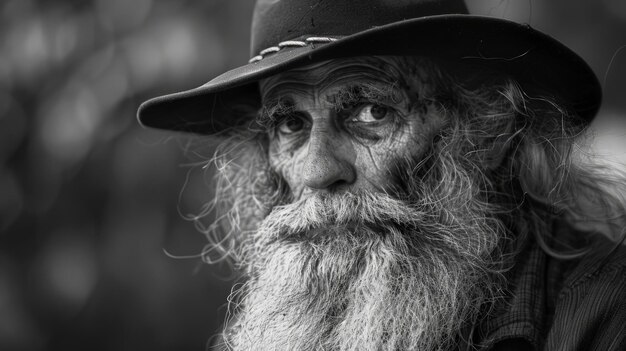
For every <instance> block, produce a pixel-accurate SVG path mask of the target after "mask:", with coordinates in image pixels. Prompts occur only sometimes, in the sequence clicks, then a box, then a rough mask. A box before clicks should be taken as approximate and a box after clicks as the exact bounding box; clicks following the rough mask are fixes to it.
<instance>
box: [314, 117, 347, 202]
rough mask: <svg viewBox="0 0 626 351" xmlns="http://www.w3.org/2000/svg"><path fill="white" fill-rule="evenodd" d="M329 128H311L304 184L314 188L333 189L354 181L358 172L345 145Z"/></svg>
mask: <svg viewBox="0 0 626 351" xmlns="http://www.w3.org/2000/svg"><path fill="white" fill-rule="evenodd" d="M338 138H339V136H337V135H334V133H332V132H331V131H329V130H328V129H327V128H323V127H322V128H316V127H314V128H313V129H312V130H311V134H310V137H309V147H308V153H307V156H306V161H305V164H304V167H303V172H304V185H306V186H307V187H309V188H312V189H318V190H322V189H332V188H337V187H340V186H342V185H343V186H345V185H349V184H352V183H354V181H355V180H356V173H355V169H354V167H353V165H352V164H351V163H350V156H349V155H348V154H349V152H348V150H347V149H346V146H345V145H342V143H341V141H340V140H339V139H338Z"/></svg>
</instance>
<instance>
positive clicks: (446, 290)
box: [224, 193, 504, 350]
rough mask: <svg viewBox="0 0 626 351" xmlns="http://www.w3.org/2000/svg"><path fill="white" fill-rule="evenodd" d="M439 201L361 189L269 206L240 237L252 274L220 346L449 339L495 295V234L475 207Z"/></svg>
mask: <svg viewBox="0 0 626 351" xmlns="http://www.w3.org/2000/svg"><path fill="white" fill-rule="evenodd" d="M433 206H435V207H437V209H435V208H433ZM446 206H452V204H445V203H438V204H434V203H419V202H418V203H412V204H407V203H405V202H403V201H400V200H396V199H394V198H392V197H390V196H387V195H385V194H379V193H377V194H371V193H361V194H341V195H334V196H330V195H323V194H318V195H315V196H312V197H310V198H307V199H304V200H301V201H298V202H296V203H294V204H291V205H286V206H280V207H277V208H275V209H274V210H273V211H272V213H271V214H270V215H269V216H268V217H267V218H266V219H265V220H264V221H263V222H262V223H261V226H260V228H259V230H258V231H257V232H256V233H255V234H254V235H252V236H250V239H249V241H248V242H246V243H244V244H243V245H244V247H245V252H246V257H247V258H248V259H247V260H246V262H243V264H244V265H245V266H246V267H247V268H248V270H249V274H250V279H249V281H248V282H247V283H246V284H245V285H244V286H243V287H242V288H241V289H240V290H239V291H238V294H239V296H238V302H239V304H237V305H234V306H233V307H235V310H234V314H233V316H232V320H231V323H230V326H229V328H228V329H227V330H226V331H225V334H224V343H225V346H227V347H228V348H229V349H235V350H445V349H449V348H450V347H452V346H454V345H455V342H456V341H457V339H458V337H459V332H460V330H461V329H462V328H463V327H464V326H465V325H466V324H467V323H471V322H472V321H474V320H475V319H477V318H479V315H480V313H481V311H482V310H483V309H484V308H485V306H486V305H488V304H489V303H490V302H492V301H493V300H494V299H496V298H497V296H498V295H499V289H500V285H501V284H500V282H501V276H500V275H499V273H497V272H496V271H497V270H498V269H499V268H500V266H501V265H500V262H498V260H497V259H496V260H494V258H493V256H495V255H493V253H494V250H497V249H498V247H499V246H500V244H501V239H502V237H503V236H504V233H503V232H504V231H503V229H502V228H501V227H502V226H501V224H499V222H498V223H495V222H496V221H494V220H492V219H490V218H488V217H486V216H484V214H478V213H473V214H468V213H467V210H468V207H467V206H466V204H463V205H461V204H457V205H456V207H457V209H456V210H458V211H456V210H455V209H451V208H446ZM461 207H462V208H461ZM458 213H465V216H463V217H460V216H457V215H456V214H458ZM494 223H495V224H494Z"/></svg>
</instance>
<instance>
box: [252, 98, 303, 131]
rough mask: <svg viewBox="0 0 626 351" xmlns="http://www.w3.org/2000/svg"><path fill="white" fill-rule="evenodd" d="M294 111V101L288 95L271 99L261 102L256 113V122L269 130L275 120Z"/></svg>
mask: <svg viewBox="0 0 626 351" xmlns="http://www.w3.org/2000/svg"><path fill="white" fill-rule="evenodd" d="M294 111H295V103H294V101H293V99H291V98H290V97H281V98H277V99H272V100H270V101H266V102H264V103H263V105H262V106H261V108H260V109H259V112H258V113H257V117H256V122H257V123H258V124H259V125H261V126H263V127H264V128H265V129H268V130H269V129H271V127H272V126H273V125H274V124H275V123H276V121H277V120H279V119H281V118H282V117H284V116H286V115H289V114H290V113H292V112H294Z"/></svg>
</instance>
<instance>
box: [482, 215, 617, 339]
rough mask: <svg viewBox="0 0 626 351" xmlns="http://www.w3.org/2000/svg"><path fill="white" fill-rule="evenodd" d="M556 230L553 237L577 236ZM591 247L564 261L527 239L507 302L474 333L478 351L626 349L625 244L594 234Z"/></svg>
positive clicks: (585, 236)
mask: <svg viewBox="0 0 626 351" xmlns="http://www.w3.org/2000/svg"><path fill="white" fill-rule="evenodd" d="M556 231H557V232H558V234H557V235H556V237H557V238H558V237H563V236H566V235H568V233H567V232H569V236H572V235H571V234H572V232H575V231H574V230H573V229H571V228H567V227H564V226H562V225H561V226H560V227H558V228H557V230H556ZM590 235H592V234H588V233H575V234H574V235H573V237H584V238H590ZM591 247H592V250H591V251H590V252H589V253H587V254H586V255H584V256H583V257H581V258H577V259H567V260H564V259H557V258H553V257H551V256H549V255H547V254H546V253H545V252H544V251H543V250H542V249H541V248H540V247H539V245H537V243H536V242H535V241H534V240H530V241H529V243H528V245H527V247H526V248H525V249H524V250H523V251H522V252H521V253H520V254H519V256H518V258H517V262H518V264H517V265H516V267H515V268H514V269H513V270H512V271H511V272H510V274H511V276H510V277H509V278H510V282H511V286H510V289H509V295H508V296H507V298H506V302H505V303H504V304H502V305H501V306H500V310H499V311H498V313H494V314H493V315H494V317H493V318H491V319H488V320H486V321H485V322H483V323H482V324H481V325H480V326H479V327H478V328H477V331H476V332H475V335H474V337H473V340H474V342H476V343H477V344H478V345H480V347H479V349H480V350H489V351H500V350H507V351H514V350H550V351H552V350H563V351H565V350H568V351H569V350H585V351H587V350H598V351H609V350H626V246H624V245H619V244H616V243H614V242H612V241H610V240H608V239H607V238H605V237H603V236H600V235H595V236H594V237H593V239H592V243H591Z"/></svg>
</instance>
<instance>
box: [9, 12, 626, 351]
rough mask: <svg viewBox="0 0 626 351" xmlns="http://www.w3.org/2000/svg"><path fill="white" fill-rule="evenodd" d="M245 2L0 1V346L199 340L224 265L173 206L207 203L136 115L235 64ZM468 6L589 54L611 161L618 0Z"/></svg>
mask: <svg viewBox="0 0 626 351" xmlns="http://www.w3.org/2000/svg"><path fill="white" fill-rule="evenodd" d="M252 5H253V4H252V1H250V0H204V1H199V0H179V1H176V2H174V1H166V0H134V1H126V0H83V1H77V0H74V1H72V0H67V1H43V0H41V1H38V0H2V1H0V350H117V351H124V350H148V349H150V350H153V351H158V350H204V349H205V348H206V345H207V343H208V342H209V341H210V339H211V338H212V337H213V336H214V335H215V333H216V332H217V331H218V330H219V327H220V324H221V321H222V320H223V318H224V314H225V311H226V308H225V303H226V298H227V295H228V293H229V292H230V289H231V284H232V282H233V280H232V278H233V273H232V272H231V271H229V270H228V268H227V267H226V265H220V264H217V265H206V264H204V263H202V262H201V260H200V258H198V257H197V256H196V255H197V254H198V253H199V252H200V251H201V250H202V247H203V246H204V245H205V239H204V237H203V235H202V234H200V233H199V232H197V231H196V230H195V229H194V227H193V225H192V224H191V223H190V222H187V221H185V220H183V219H182V217H181V215H180V213H179V210H180V212H182V213H188V212H199V210H200V207H201V206H202V204H203V203H205V202H206V201H208V200H209V199H210V198H211V190H210V188H209V187H208V186H207V185H206V183H205V181H204V178H203V176H202V169H200V168H199V167H197V166H193V164H194V162H196V161H198V159H201V156H198V155H195V154H193V156H192V154H190V153H189V152H185V150H186V149H187V138H186V137H185V136H180V135H173V134H172V133H165V132H161V131H155V130H145V129H142V128H141V127H139V126H138V125H137V123H136V121H135V112H136V109H137V107H138V106H139V104H140V103H141V102H142V101H144V100H146V99H147V98H150V97H153V96H156V95H160V94H165V93H170V92H174V91H177V90H182V89H188V88H191V87H195V86H198V85H201V84H203V83H204V82H206V81H208V80H210V79H211V78H213V77H215V76H217V75H218V74H220V73H222V72H224V71H225V70H227V69H229V68H233V67H235V66H238V65H241V64H244V63H246V62H247V60H248V41H249V34H248V29H249V23H250V18H251V11H252ZM468 5H469V7H470V9H471V10H472V12H474V13H478V14H484V15H491V16H497V17H503V18H509V19H513V20H515V21H518V22H526V23H530V24H531V25H532V26H533V27H535V28H537V29H540V30H542V31H544V32H546V33H548V34H550V35H552V36H554V37H555V38H557V39H558V40H560V41H562V42H563V43H565V44H566V45H567V46H569V47H570V48H572V49H573V50H574V51H576V52H577V53H579V54H580V55H581V56H582V57H583V58H584V59H585V60H586V61H587V62H588V63H589V64H590V65H591V67H592V68H593V69H594V71H595V72H596V74H597V75H598V77H599V78H600V81H601V82H602V84H603V86H604V89H605V98H604V105H603V108H602V110H601V113H600V115H599V117H598V118H597V120H596V121H595V122H594V124H593V126H592V127H593V128H594V130H595V133H596V135H597V137H598V139H597V140H596V142H594V144H593V149H594V152H596V153H597V154H598V155H600V156H601V157H602V159H603V160H604V161H605V162H608V163H611V164H612V165H614V166H615V167H622V168H623V167H624V163H626V116H625V115H626V99H625V97H626V96H625V95H624V92H625V91H626V48H624V46H625V45H626V2H625V1H623V0H602V1H600V0H599V1H586V0H552V1H541V2H540V1H536V0H535V1H519V0H515V1H513V0H510V1H504V0H497V1H496V0H469V1H468ZM210 149H211V147H210V145H206V147H204V149H202V148H201V149H199V151H198V149H196V150H193V151H198V153H199V154H201V155H202V154H204V155H210ZM185 184H187V185H186V186H184V185H185ZM183 188H184V189H185V190H184V191H182V189H183ZM166 253H169V254H170V255H174V256H191V258H186V259H182V258H172V257H170V255H168V254H166ZM194 256H195V257H194Z"/></svg>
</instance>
